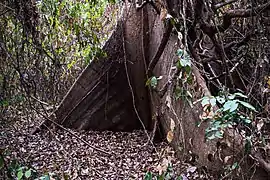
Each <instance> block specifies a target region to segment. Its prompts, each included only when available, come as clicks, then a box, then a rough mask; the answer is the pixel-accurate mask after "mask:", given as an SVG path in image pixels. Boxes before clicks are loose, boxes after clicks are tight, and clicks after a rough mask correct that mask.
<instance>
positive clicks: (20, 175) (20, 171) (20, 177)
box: [17, 169, 23, 180]
mask: <svg viewBox="0 0 270 180" xmlns="http://www.w3.org/2000/svg"><path fill="white" fill-rule="evenodd" d="M22 177H23V171H22V169H21V170H19V171H18V173H17V178H18V180H21V179H22Z"/></svg>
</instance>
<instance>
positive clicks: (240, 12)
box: [201, 1, 270, 35]
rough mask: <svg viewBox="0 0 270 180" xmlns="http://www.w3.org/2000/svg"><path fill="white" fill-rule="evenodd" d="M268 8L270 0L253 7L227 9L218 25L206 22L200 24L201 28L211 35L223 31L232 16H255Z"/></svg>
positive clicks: (230, 21)
mask: <svg viewBox="0 0 270 180" xmlns="http://www.w3.org/2000/svg"><path fill="white" fill-rule="evenodd" d="M269 9H270V1H269V2H267V3H265V4H263V5H261V6H259V7H257V8H254V9H251V8H250V9H236V10H229V11H227V12H226V13H225V14H224V16H223V23H222V24H220V25H218V26H217V27H216V26H215V25H210V24H208V23H206V22H204V23H202V24H201V28H202V29H203V30H204V32H206V34H207V35H213V34H216V33H218V32H224V31H225V30H227V29H228V28H229V27H230V25H231V24H232V19H234V18H247V17H252V16H257V15H259V14H261V13H262V12H264V11H266V10H269Z"/></svg>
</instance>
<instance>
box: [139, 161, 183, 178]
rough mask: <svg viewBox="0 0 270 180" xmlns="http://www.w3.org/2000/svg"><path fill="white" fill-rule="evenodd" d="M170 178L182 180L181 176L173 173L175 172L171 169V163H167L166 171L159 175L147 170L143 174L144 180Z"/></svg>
mask: <svg viewBox="0 0 270 180" xmlns="http://www.w3.org/2000/svg"><path fill="white" fill-rule="evenodd" d="M170 179H176V180H182V176H179V177H177V176H176V175H175V172H174V171H173V168H172V166H171V165H169V166H168V167H167V169H166V171H164V172H162V173H161V174H160V175H158V174H154V173H152V172H150V171H148V172H147V173H146V174H145V176H144V180H170Z"/></svg>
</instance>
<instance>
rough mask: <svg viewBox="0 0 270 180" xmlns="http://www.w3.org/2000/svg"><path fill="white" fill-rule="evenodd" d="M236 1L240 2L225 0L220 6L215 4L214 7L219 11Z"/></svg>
mask: <svg viewBox="0 0 270 180" xmlns="http://www.w3.org/2000/svg"><path fill="white" fill-rule="evenodd" d="M236 1H238V0H225V1H224V2H220V3H218V4H215V5H214V8H215V10H217V9H219V8H222V7H223V6H226V5H228V4H231V3H234V2H236Z"/></svg>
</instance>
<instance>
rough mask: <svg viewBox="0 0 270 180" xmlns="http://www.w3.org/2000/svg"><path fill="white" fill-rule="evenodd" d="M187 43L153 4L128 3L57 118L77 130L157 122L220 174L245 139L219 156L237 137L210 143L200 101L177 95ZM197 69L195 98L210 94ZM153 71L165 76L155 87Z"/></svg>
mask: <svg viewBox="0 0 270 180" xmlns="http://www.w3.org/2000/svg"><path fill="white" fill-rule="evenodd" d="M168 2H169V3H168V4H167V7H168V12H169V13H170V14H172V15H173V16H174V17H177V16H180V15H179V14H177V13H175V12H179V11H180V8H181V6H179V4H180V2H179V1H177V0H173V1H168ZM194 2H195V1H194ZM198 4H199V3H198ZM198 4H196V3H195V5H197V6H199V5H198ZM195 5H194V6H195ZM193 8H196V6H195V7H193ZM188 33H189V35H190V38H194V39H193V42H195V40H196V37H192V36H191V35H192V34H193V35H194V33H193V32H188ZM195 35H196V33H195ZM191 41H192V40H191ZM183 42H184V41H182V42H180V41H179V39H178V36H177V33H173V32H172V27H170V23H168V22H166V21H162V20H161V18H160V16H159V15H158V14H157V13H156V11H155V10H154V8H153V7H152V6H148V5H147V6H145V7H144V8H142V9H141V10H139V11H136V9H135V8H134V7H133V6H129V5H127V4H126V6H125V9H124V13H123V16H122V17H121V19H120V20H119V21H118V25H117V27H116V29H115V31H114V32H113V34H112V35H111V37H110V39H109V40H108V41H107V43H106V44H105V46H104V48H103V50H104V51H105V52H106V54H107V56H106V57H101V58H98V59H95V60H94V61H93V62H91V63H90V65H89V66H88V67H87V68H86V69H85V70H84V72H83V73H82V74H81V76H80V77H79V78H78V79H77V81H76V82H75V83H74V85H73V86H72V88H71V89H70V91H69V92H68V93H67V95H66V97H65V98H64V99H63V101H62V102H61V104H60V106H59V107H58V109H57V110H56V112H55V122H57V123H59V124H63V125H64V126H66V127H70V128H75V129H85V130H88V129H93V130H113V131H130V130H133V129H138V128H142V127H143V128H145V129H147V130H152V129H153V128H155V124H157V123H156V122H155V121H158V122H159V123H160V124H161V126H162V129H163V132H164V133H165V135H170V137H172V136H173V138H169V140H172V141H171V144H172V145H173V147H174V149H175V150H176V152H177V154H178V155H179V157H180V158H181V159H183V160H186V159H190V160H192V161H194V162H195V161H196V163H198V164H199V165H201V166H206V167H207V168H209V169H210V170H212V171H214V172H220V171H221V169H222V167H223V165H224V158H225V157H228V156H230V155H232V156H234V155H235V153H239V152H241V151H242V149H241V147H242V145H243V143H239V145H241V146H240V147H239V148H238V149H237V150H234V149H233V150H232V151H231V149H230V148H231V147H229V148H228V150H224V154H222V155H221V156H219V154H217V153H218V151H219V147H220V144H222V142H224V141H229V142H234V138H235V137H231V136H226V138H227V139H226V138H225V139H224V140H221V141H219V142H218V141H206V139H205V129H206V127H207V125H208V123H207V122H202V123H201V119H200V118H199V116H200V114H202V108H201V107H200V106H199V103H197V104H191V103H189V101H188V100H187V99H185V97H184V99H181V98H180V99H177V98H176V95H175V89H176V85H177V84H178V82H179V81H181V79H178V76H179V74H178V73H179V72H178V71H177V68H175V66H176V63H177V61H178V60H179V59H178V56H177V55H176V51H177V50H178V49H179V47H184V46H185V44H182V43H183ZM207 42H208V41H207V39H205V43H207ZM190 52H191V54H192V56H193V58H195V59H196V56H198V54H197V52H195V51H192V50H191V49H190ZM156 60H158V61H157V62H155V61H156ZM196 60H197V59H196ZM151 68H153V70H151ZM149 69H150V73H149ZM192 72H193V81H194V82H193V85H192V86H188V87H187V88H188V91H190V92H191V94H192V96H193V97H192V101H193V102H195V101H196V100H198V99H200V98H202V97H203V96H210V95H211V94H210V92H209V90H208V88H207V86H206V83H205V81H204V78H203V77H202V76H201V74H200V72H199V70H198V69H197V68H196V67H195V66H194V67H193V68H192ZM152 75H153V76H156V77H159V76H162V79H161V80H159V81H158V85H157V87H156V89H155V90H153V89H151V88H148V87H146V85H145V84H146V81H147V79H148V78H149V76H152ZM51 117H53V116H51ZM46 123H47V124H49V122H48V121H47V122H45V124H46ZM199 123H201V125H200V127H197V124H199ZM172 124H175V127H172ZM173 126H174V125H173ZM228 134H229V133H228ZM238 139H241V138H240V137H238Z"/></svg>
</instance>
